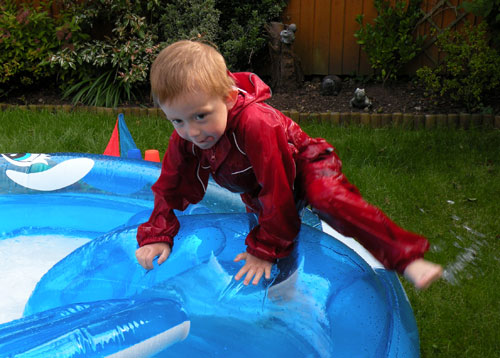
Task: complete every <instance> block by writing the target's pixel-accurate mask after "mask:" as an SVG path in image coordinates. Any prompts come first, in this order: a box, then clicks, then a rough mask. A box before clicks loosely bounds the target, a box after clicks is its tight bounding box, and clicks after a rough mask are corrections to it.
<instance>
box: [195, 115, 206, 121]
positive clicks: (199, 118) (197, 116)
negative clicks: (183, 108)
mask: <svg viewBox="0 0 500 358" xmlns="http://www.w3.org/2000/svg"><path fill="white" fill-rule="evenodd" d="M204 119H205V113H203V114H197V115H196V120H197V121H202V120H204Z"/></svg>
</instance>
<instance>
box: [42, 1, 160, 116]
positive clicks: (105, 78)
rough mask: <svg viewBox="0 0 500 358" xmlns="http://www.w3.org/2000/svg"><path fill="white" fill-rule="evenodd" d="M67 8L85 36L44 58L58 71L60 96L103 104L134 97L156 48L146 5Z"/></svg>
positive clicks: (114, 3)
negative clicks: (60, 84)
mask: <svg viewBox="0 0 500 358" xmlns="http://www.w3.org/2000/svg"><path fill="white" fill-rule="evenodd" d="M148 5H149V3H148ZM143 7H144V8H143ZM152 10H154V9H152ZM73 11H74V12H75V13H76V14H77V15H76V22H77V23H78V25H79V26H80V27H81V29H82V32H83V33H84V34H86V35H87V36H88V38H89V40H88V41H79V42H75V44H74V47H73V48H65V49H63V50H61V51H58V52H57V53H54V54H53V55H52V56H51V58H50V63H51V65H52V67H53V68H58V69H59V74H60V77H61V79H62V81H63V82H62V88H63V90H64V96H65V97H72V98H73V102H74V103H77V102H83V103H85V104H90V105H95V106H108V107H114V106H117V105H118V103H120V102H124V101H131V100H134V99H136V98H137V97H138V96H139V95H140V93H141V91H140V86H141V84H144V83H145V82H147V78H148V73H149V66H150V64H151V62H152V61H153V59H154V57H155V56H156V54H157V52H158V48H159V45H158V44H157V42H158V41H157V36H156V34H155V33H154V32H153V31H152V30H151V29H150V28H149V26H148V23H147V21H146V17H145V16H142V14H143V13H144V12H146V11H147V8H146V6H145V5H143V4H142V3H141V2H131V1H123V0H121V1H112V0H96V1H92V2H87V3H85V4H84V5H83V6H82V5H79V4H76V5H74V10H73Z"/></svg>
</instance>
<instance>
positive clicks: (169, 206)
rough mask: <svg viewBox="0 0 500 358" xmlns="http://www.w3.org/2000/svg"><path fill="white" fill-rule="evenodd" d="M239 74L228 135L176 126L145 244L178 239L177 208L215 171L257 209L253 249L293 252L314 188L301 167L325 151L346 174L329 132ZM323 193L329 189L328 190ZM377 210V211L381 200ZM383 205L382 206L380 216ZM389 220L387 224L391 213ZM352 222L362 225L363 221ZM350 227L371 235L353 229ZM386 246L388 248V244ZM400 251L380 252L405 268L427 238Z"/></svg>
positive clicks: (196, 197)
mask: <svg viewBox="0 0 500 358" xmlns="http://www.w3.org/2000/svg"><path fill="white" fill-rule="evenodd" d="M231 75H232V76H233V78H234V79H235V81H236V85H237V87H238V89H239V91H238V92H239V93H238V99H237V101H236V104H235V106H234V107H233V108H232V109H231V110H230V111H229V113H228V121H227V128H226V131H225V133H224V135H223V136H222V137H221V138H220V140H219V141H218V142H217V143H216V144H215V145H214V146H213V147H212V148H210V149H207V150H202V149H200V148H198V147H196V146H195V145H194V144H193V143H191V142H189V141H186V140H184V139H182V138H180V137H179V135H178V134H177V133H176V132H175V131H174V133H173V134H172V137H171V139H170V143H169V146H168V149H167V152H166V155H165V158H164V160H163V164H162V170H161V174H160V177H159V179H158V181H157V182H156V183H155V184H154V185H153V187H152V190H153V192H154V194H155V204H154V209H153V213H152V214H151V217H150V219H149V221H148V222H146V223H144V224H142V225H140V226H139V228H138V232H137V241H138V243H139V245H140V246H143V245H146V244H150V243H154V242H167V243H169V244H170V245H171V246H173V238H174V236H175V235H176V234H177V232H178V230H179V222H178V220H177V218H176V216H175V214H174V212H173V209H177V210H184V209H185V208H186V207H187V206H188V205H189V204H190V203H197V202H199V201H200V200H202V198H203V196H204V194H205V191H206V188H207V183H208V178H209V175H210V174H211V175H212V177H213V179H214V180H215V181H216V182H217V183H218V184H219V185H221V186H222V187H224V188H227V189H228V190H230V191H232V192H235V193H240V194H241V198H242V200H243V202H244V203H245V204H246V205H247V208H248V209H249V211H253V212H255V213H257V215H258V218H259V225H257V226H256V227H255V228H254V229H253V230H252V231H251V232H250V233H249V234H248V236H247V238H246V241H245V243H246V245H247V251H248V253H250V254H252V255H254V256H256V257H258V258H261V259H265V260H268V261H274V260H275V259H278V258H282V257H285V256H288V255H289V254H290V252H291V250H292V249H293V242H294V239H295V237H296V236H297V234H298V232H299V229H300V224H301V221H300V217H299V214H298V211H297V209H296V200H302V199H305V198H306V197H307V193H306V192H305V190H308V189H307V185H306V184H304V183H302V182H301V181H296V176H297V172H296V171H297V168H299V170H300V168H302V169H303V168H304V165H303V163H304V162H316V161H317V159H319V158H321V159H322V157H323V154H327V155H328V154H329V153H331V156H332V159H333V160H334V164H333V165H334V166H335V171H336V176H338V174H339V173H338V171H340V168H341V163H340V160H338V157H337V156H336V154H335V153H334V152H333V147H332V146H331V145H329V144H328V143H326V141H324V140H323V139H313V138H311V137H309V136H308V135H307V134H306V133H305V132H303V131H302V129H301V128H300V127H299V126H298V124H297V123H295V122H294V121H292V120H291V119H290V118H288V117H286V116H285V115H283V114H282V113H281V112H280V111H278V110H276V109H274V108H273V107H271V106H269V105H267V104H266V103H264V102H263V101H265V100H267V99H268V98H270V97H271V93H270V89H269V87H268V86H267V85H266V84H265V83H264V82H262V80H260V78H259V77H258V76H256V75H255V74H252V73H235V74H231ZM320 171H322V170H321V169H320ZM315 179H316V178H315ZM334 179H335V178H334ZM307 180H309V179H307ZM294 184H295V185H297V184H300V186H301V188H294ZM344 184H345V183H344ZM329 186H331V185H330V184H329ZM351 187H353V186H351ZM294 189H295V190H294ZM294 191H295V197H294ZM351 191H352V190H351ZM311 192H313V190H311ZM353 192H357V190H354V191H353ZM356 195H358V196H356V197H354V198H349V200H347V201H348V202H349V201H353V200H354V201H356V204H358V202H361V203H362V204H363V206H364V205H365V204H366V203H365V202H364V201H363V200H362V198H361V196H360V195H359V194H356ZM318 197H323V195H321V193H320V195H319V196H318ZM307 199H309V198H307ZM313 201H315V200H310V202H311V203H312V202H313ZM316 201H317V200H316ZM370 209H371V210H372V211H373V207H370ZM326 210H330V209H328V208H326ZM357 210H359V208H356V211H357ZM361 210H362V209H361ZM376 210H378V209H376ZM379 212H380V211H379V210H378V211H376V212H375V215H374V216H378V215H379ZM372 216H373V215H372ZM387 220H388V219H387ZM329 221H330V220H329ZM383 221H384V224H385V221H386V218H385V217H384V218H383ZM352 225H354V226H355V227H356V226H358V224H357V223H354V224H352ZM352 225H351V226H352ZM394 225H395V224H394ZM341 226H347V227H348V226H349V225H341ZM382 230H384V229H382ZM342 231H343V230H341V232H342ZM348 231H349V230H348ZM349 233H351V234H354V235H356V234H360V235H361V236H363V235H364V234H363V233H359V232H357V231H356V232H352V230H350V232H349ZM412 235H414V234H412ZM415 236H416V235H415ZM419 238H421V237H419ZM361 239H362V238H361ZM412 239H413V237H412ZM421 239H423V238H421ZM393 240H394V238H393V237H391V238H389V241H393ZM423 240H424V241H425V243H426V240H425V239H423ZM360 241H361V242H362V243H363V240H360ZM375 241H377V239H375ZM425 243H424V244H425ZM363 244H364V243H363ZM390 245H392V243H390V244H389V246H390ZM365 246H366V245H365ZM368 246H370V245H368ZM376 246H377V244H376V243H375V247H376ZM424 246H425V245H424ZM383 247H384V250H387V247H386V245H384V246H383ZM369 250H370V251H372V252H373V251H377V250H371V249H370V248H369ZM396 250H398V253H397V254H396V255H395V258H389V259H385V258H384V257H383V256H384V253H381V254H380V255H377V253H376V252H374V254H375V256H376V257H377V258H378V259H379V260H380V259H381V260H382V263H383V264H384V265H386V266H387V267H389V268H397V269H398V270H400V271H402V269H403V268H404V267H403V266H406V265H407V264H408V263H409V262H411V260H413V259H414V258H416V257H421V256H422V255H423V251H425V250H426V248H423V247H422V245H419V248H418V250H416V251H415V250H413V251H412V250H408V248H406V247H405V248H404V250H401V249H399V248H396ZM422 250H423V251H422ZM378 251H380V250H378ZM410 251H411V252H410ZM401 255H403V256H404V260H403V261H404V264H403V266H401V264H400V263H396V262H391V261H401V260H400V257H401ZM398 265H399V267H398Z"/></svg>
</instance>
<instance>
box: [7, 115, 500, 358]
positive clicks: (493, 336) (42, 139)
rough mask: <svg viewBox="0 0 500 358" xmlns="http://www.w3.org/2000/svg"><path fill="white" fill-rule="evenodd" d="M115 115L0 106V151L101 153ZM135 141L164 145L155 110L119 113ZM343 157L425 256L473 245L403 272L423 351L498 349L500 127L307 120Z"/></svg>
mask: <svg viewBox="0 0 500 358" xmlns="http://www.w3.org/2000/svg"><path fill="white" fill-rule="evenodd" d="M115 120H116V119H115V118H114V117H110V116H107V115H96V114H85V113H75V114H64V113H59V114H50V113H47V112H41V113H33V112H25V111H6V112H0V125H1V130H0V152H10V153H14V152H35V153H36V152H64V151H71V152H87V153H102V152H103V151H104V148H105V147H106V144H107V141H108V140H109V137H110V135H111V131H112V129H113V126H114V123H115ZM126 121H127V126H128V128H129V130H130V132H131V133H132V136H133V137H134V140H135V142H136V144H137V146H138V147H139V148H140V149H141V150H143V151H144V150H145V149H150V148H154V149H158V150H159V151H160V153H161V154H163V152H164V151H165V149H166V146H167V144H168V138H169V136H170V133H171V132H172V128H171V126H170V125H169V124H168V123H167V121H165V120H163V119H159V118H147V117H143V118H140V117H133V116H131V117H127V118H126ZM304 129H305V130H306V132H308V133H309V134H310V135H312V136H315V137H316V136H317V137H323V138H326V139H327V140H328V141H329V142H330V143H332V144H333V145H334V146H335V147H336V148H337V151H338V153H339V155H340V157H341V158H342V161H343V163H344V172H345V173H346V175H347V177H348V178H349V179H350V181H351V182H352V183H354V184H355V185H356V186H358V188H359V189H360V190H361V192H362V193H363V195H364V197H365V198H366V199H367V200H368V201H369V202H371V203H373V204H375V205H377V206H379V207H380V208H381V209H383V210H384V211H385V212H386V213H387V214H388V215H389V216H390V217H391V218H393V219H394V221H396V222H397V223H399V224H400V225H402V226H403V227H404V228H406V229H408V230H411V231H414V232H418V233H421V234H423V235H425V236H426V237H428V238H429V240H430V243H431V246H432V249H431V251H430V252H429V253H428V255H427V256H426V257H427V258H428V259H430V260H432V261H435V262H438V263H440V264H442V265H443V266H445V267H447V268H451V267H452V265H453V263H456V262H457V261H458V262H460V259H457V258H459V257H460V256H461V255H462V256H463V255H464V254H465V253H467V252H469V253H472V252H473V253H474V256H473V257H472V258H469V261H464V260H462V261H461V262H464V263H465V264H466V265H465V267H464V268H463V269H462V270H459V271H457V272H455V276H454V281H453V283H452V282H448V281H445V280H442V281H440V282H438V283H437V284H435V285H433V286H432V287H431V288H430V289H429V290H426V291H422V292H419V291H416V290H414V289H413V287H412V286H411V285H410V284H408V283H407V282H406V281H404V280H403V285H404V286H405V289H406V292H407V294H408V297H409V299H410V301H411V304H412V307H413V310H414V313H415V317H416V319H417V324H418V327H419V332H420V340H421V351H422V357H424V358H427V357H449V358H456V357H478V358H479V357H481V358H484V357H500V353H499V352H500V288H499V284H500V274H499V272H500V219H499V216H500V204H499V202H500V200H499V199H500V131H499V130H484V131H480V130H468V131H464V130H437V129H436V130H432V131H425V130H420V131H405V130H401V129H395V128H390V129H368V128H359V127H331V126H327V125H318V124H316V125H312V124H310V125H307V126H305V127H304Z"/></svg>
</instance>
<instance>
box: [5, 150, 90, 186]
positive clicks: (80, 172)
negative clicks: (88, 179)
mask: <svg viewBox="0 0 500 358" xmlns="http://www.w3.org/2000/svg"><path fill="white" fill-rule="evenodd" d="M93 166H94V161H93V160H92V159H89V158H76V159H69V160H65V161H64V162H62V163H59V164H57V165H55V166H53V167H52V168H50V169H47V170H44V171H41V172H36V173H24V172H18V171H16V170H7V171H5V174H6V175H7V176H8V177H9V178H10V179H11V180H12V181H13V182H15V183H16V184H19V185H21V186H24V187H25V188H28V189H33V190H39V191H52V190H59V189H62V188H65V187H67V186H70V185H72V184H74V183H76V182H77V181H79V180H80V179H82V178H83V177H84V176H85V175H87V174H88V173H89V172H90V170H91V169H92V167H93Z"/></svg>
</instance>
